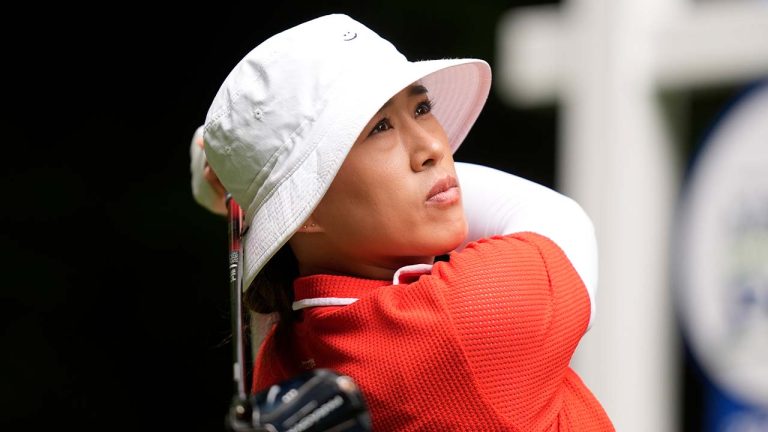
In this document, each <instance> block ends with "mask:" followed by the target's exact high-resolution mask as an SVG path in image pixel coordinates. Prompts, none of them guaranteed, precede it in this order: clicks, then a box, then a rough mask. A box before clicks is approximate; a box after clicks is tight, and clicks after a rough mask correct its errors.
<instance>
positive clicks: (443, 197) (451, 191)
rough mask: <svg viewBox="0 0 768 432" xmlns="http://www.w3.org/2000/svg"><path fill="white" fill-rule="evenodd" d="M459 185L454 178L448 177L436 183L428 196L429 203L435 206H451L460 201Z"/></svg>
mask: <svg viewBox="0 0 768 432" xmlns="http://www.w3.org/2000/svg"><path fill="white" fill-rule="evenodd" d="M460 197H461V193H460V192H459V184H458V183H457V182H456V178H455V177H453V176H446V177H443V178H442V179H440V180H438V181H437V182H435V184H434V186H432V189H430V190H429V193H428V194H427V203H428V204H435V205H449V204H453V203H455V202H456V201H458V200H459V198H460Z"/></svg>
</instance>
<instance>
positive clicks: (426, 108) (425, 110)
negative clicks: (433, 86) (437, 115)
mask: <svg viewBox="0 0 768 432" xmlns="http://www.w3.org/2000/svg"><path fill="white" fill-rule="evenodd" d="M431 111H432V101H430V100H425V101H422V102H420V103H419V104H418V105H417V106H416V116H423V115H425V114H429V113H430V112H431Z"/></svg>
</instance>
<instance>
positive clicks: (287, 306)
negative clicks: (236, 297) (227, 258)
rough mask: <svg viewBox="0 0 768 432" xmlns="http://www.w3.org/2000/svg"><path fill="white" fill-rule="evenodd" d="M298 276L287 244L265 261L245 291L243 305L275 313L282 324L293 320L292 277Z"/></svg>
mask: <svg viewBox="0 0 768 432" xmlns="http://www.w3.org/2000/svg"><path fill="white" fill-rule="evenodd" d="M298 276H299V265H298V262H297V261H296V256H295V255H294V254H293V250H291V247H290V245H288V244H287V243H286V244H285V245H283V247H281V248H280V249H279V250H278V251H277V253H276V254H275V256H273V257H272V259H270V260H269V261H267V264H266V265H265V266H264V268H262V269H261V271H260V272H259V273H258V274H257V275H256V278H255V279H254V280H253V282H252V283H251V285H250V286H249V287H248V290H246V292H245V295H244V299H243V302H244V303H245V306H246V307H247V308H248V309H250V310H252V311H254V312H257V313H261V314H270V313H273V312H277V315H278V317H279V322H281V323H284V324H286V323H290V322H293V321H294V320H295V317H296V313H295V312H294V311H293V309H292V305H293V280H294V279H296V278H297V277H298Z"/></svg>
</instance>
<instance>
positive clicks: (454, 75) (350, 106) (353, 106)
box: [243, 59, 491, 290]
mask: <svg viewBox="0 0 768 432" xmlns="http://www.w3.org/2000/svg"><path fill="white" fill-rule="evenodd" d="M368 72H369V73H365V74H348V76H346V77H344V78H343V79H340V80H339V81H340V84H339V85H337V86H335V87H334V89H333V90H332V92H333V94H332V95H330V97H329V100H330V101H332V102H330V103H328V105H327V106H326V108H325V109H324V110H323V112H322V114H321V116H322V118H323V119H319V120H318V121H317V124H322V125H326V126H325V127H324V128H318V130H315V131H313V132H312V135H311V136H310V137H309V138H308V139H309V141H310V143H311V145H313V146H314V149H313V150H312V151H310V152H308V153H307V157H306V158H304V159H303V160H302V161H301V162H300V163H299V164H298V165H297V166H296V167H295V170H294V171H293V173H292V174H291V175H287V176H285V178H284V181H283V182H282V183H281V184H279V185H277V187H275V189H274V190H273V191H272V194H271V196H269V197H267V198H266V199H265V200H263V201H262V202H261V203H260V205H259V206H258V207H257V208H248V209H247V211H246V224H247V225H248V226H249V229H248V231H247V233H246V235H245V236H244V249H245V254H244V255H245V256H244V262H243V264H244V266H243V270H244V271H243V282H244V283H243V287H244V289H246V290H247V289H248V287H250V285H251V283H252V282H253V280H254V279H255V277H256V275H257V274H258V272H259V271H261V269H262V268H263V267H264V265H265V264H266V263H267V261H269V260H270V259H271V258H272V257H273V256H274V255H275V253H277V251H278V250H279V249H280V248H281V247H282V246H283V245H284V244H285V243H286V242H287V241H288V240H289V239H290V238H291V237H292V236H293V234H294V233H295V232H296V230H298V229H299V227H300V226H301V224H302V223H303V222H304V221H305V220H306V219H307V218H308V217H309V216H310V215H311V213H312V211H314V209H315V207H316V206H317V205H318V203H319V202H320V200H321V199H322V197H323V195H325V192H326V191H327V190H328V187H329V186H330V184H331V182H332V181H333V178H334V177H335V176H336V173H337V172H338V171H339V169H340V168H341V165H342V163H343V162H344V159H345V158H346V156H347V154H348V153H349V150H350V149H351V147H352V145H353V144H354V142H355V140H356V139H357V137H358V136H359V135H360V133H361V132H362V130H363V128H364V127H365V125H366V124H367V123H368V121H370V119H371V118H372V117H373V116H374V115H375V114H376V112H377V111H378V110H379V109H380V108H381V107H382V105H384V103H385V102H387V101H388V100H389V99H390V98H392V97H393V96H394V95H395V94H397V93H398V92H399V91H400V90H402V89H404V88H406V87H407V86H409V85H411V84H412V83H415V82H420V83H421V84H422V85H424V86H425V87H426V88H427V90H428V91H429V96H430V99H432V100H433V101H434V102H435V107H434V109H433V111H432V112H433V114H434V115H435V117H436V118H437V119H438V121H439V122H440V124H441V125H442V126H443V129H444V130H445V132H446V134H447V136H448V141H449V144H450V146H451V149H452V151H454V152H455V151H456V150H457V149H458V148H459V146H460V145H461V143H462V142H463V140H464V138H465V137H466V136H467V134H468V133H469V130H470V129H471V128H472V125H473V124H474V123H475V120H476V119H477V117H478V115H479V114H480V111H481V110H482V108H483V106H484V105H485V101H486V99H487V98H488V92H489V91H490V86H491V69H490V67H489V65H488V63H486V62H485V61H483V60H478V59H443V60H427V61H419V62H408V61H403V62H402V63H400V64H399V65H398V66H397V67H393V68H387V69H386V70H383V69H379V70H375V71H368ZM326 119H333V121H324V120H326Z"/></svg>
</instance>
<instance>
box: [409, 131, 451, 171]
mask: <svg viewBox="0 0 768 432" xmlns="http://www.w3.org/2000/svg"><path fill="white" fill-rule="evenodd" d="M405 139H406V142H407V143H408V144H407V145H408V149H409V151H410V156H411V169H412V170H413V171H415V172H419V171H423V170H425V169H427V168H429V167H431V166H434V165H437V163H438V162H440V161H441V160H442V159H443V157H445V152H446V151H448V144H447V143H444V142H442V141H443V140H442V139H441V136H440V134H437V133H435V132H434V131H432V130H431V129H429V128H426V127H423V126H421V125H419V124H418V123H417V124H414V125H412V127H410V128H408V129H407V137H405Z"/></svg>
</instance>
